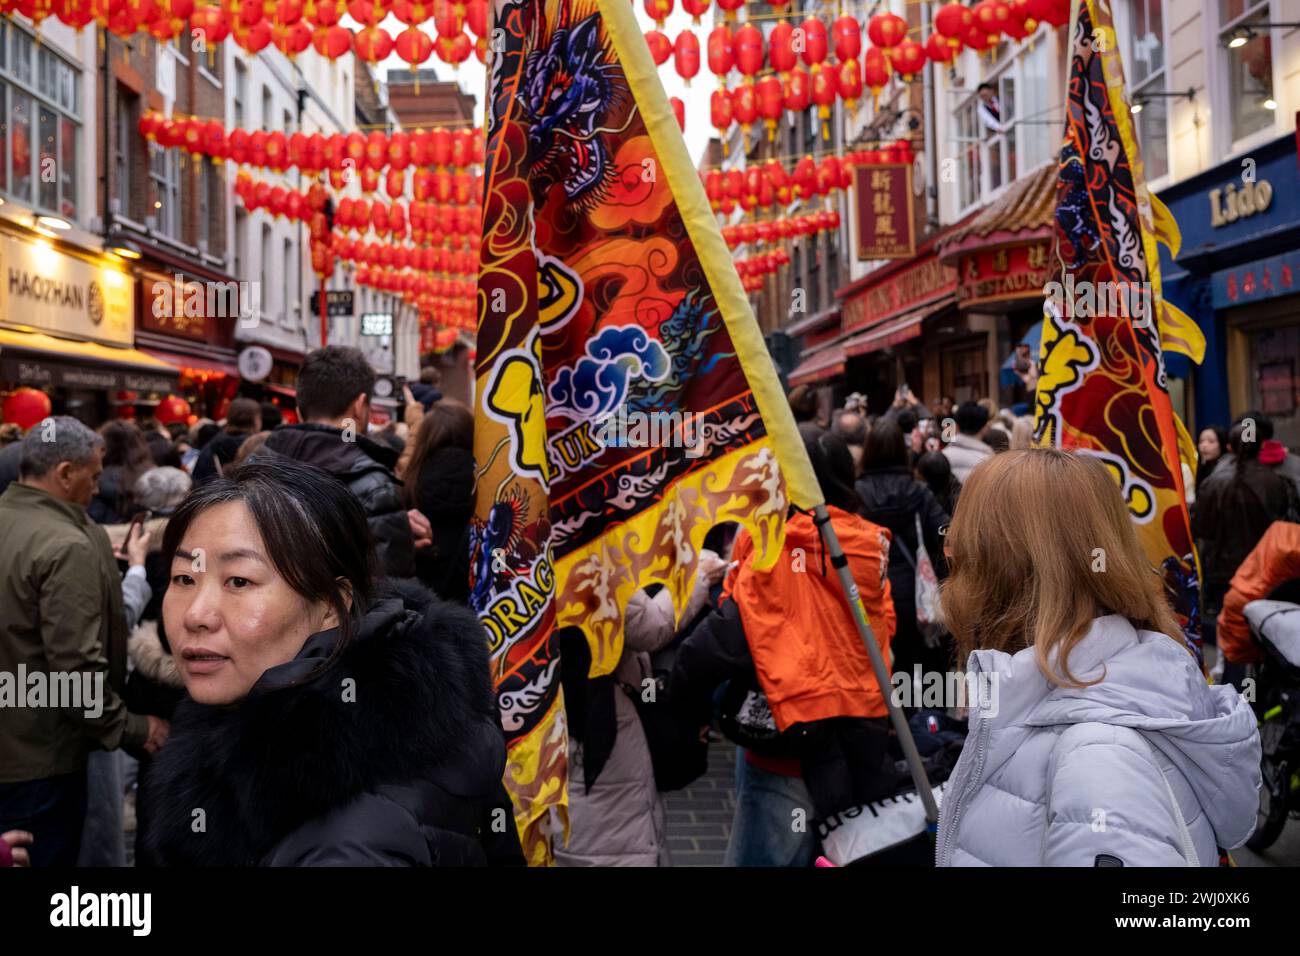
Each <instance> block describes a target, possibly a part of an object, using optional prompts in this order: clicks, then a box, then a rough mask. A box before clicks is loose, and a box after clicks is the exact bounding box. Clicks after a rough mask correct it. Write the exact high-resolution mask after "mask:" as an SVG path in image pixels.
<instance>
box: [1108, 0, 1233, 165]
mask: <svg viewBox="0 0 1300 956" xmlns="http://www.w3.org/2000/svg"><path fill="white" fill-rule="evenodd" d="M1139 2H1147V0H1126V2H1124V3H1121V4H1119V5H1118V10H1117V11H1116V13H1117V22H1116V24H1115V27H1116V33H1117V34H1118V35H1119V36H1122V37H1124V51H1123V52H1124V58H1125V59H1124V63H1125V69H1124V73H1125V76H1124V81H1125V83H1127V84H1128V88H1127V90H1126V91H1125V92H1126V94H1127V96H1128V101H1129V104H1130V106H1131V105H1132V104H1133V103H1134V102H1135V101H1136V100H1137V98H1138V97H1139V96H1140V95H1141V94H1142V93H1143V92H1151V93H1154V92H1161V93H1168V92H1170V91H1171V90H1172V89H1173V86H1172V84H1173V65H1172V64H1171V63H1170V62H1169V55H1170V52H1171V50H1170V46H1169V14H1170V13H1171V9H1170V8H1171V6H1172V4H1171V3H1170V2H1169V0H1154V2H1156V3H1159V4H1160V27H1161V35H1160V49H1161V64H1160V69H1158V70H1155V71H1153V72H1152V73H1151V74H1150V75H1149V76H1147V77H1146V78H1144V79H1142V80H1141V81H1138V80H1136V79H1135V77H1134V75H1133V68H1132V64H1134V63H1136V62H1137V54H1136V52H1135V50H1134V32H1133V31H1134V22H1135V19H1136V18H1135V17H1134V16H1133V6H1134V4H1136V3H1139ZM1212 2H1214V3H1215V9H1216V10H1217V7H1218V4H1217V0H1212ZM1152 102H1158V103H1159V104H1160V106H1161V108H1162V109H1163V110H1164V117H1165V157H1164V159H1165V171H1164V173H1162V174H1161V175H1159V176H1151V175H1150V174H1149V169H1150V164H1149V162H1148V159H1149V157H1150V155H1151V153H1150V146H1149V144H1148V143H1145V142H1143V141H1142V140H1141V139H1139V140H1138V148H1139V149H1140V150H1141V152H1142V166H1143V169H1144V171H1147V173H1148V175H1147V186H1148V187H1150V188H1152V189H1160V188H1162V187H1163V186H1164V185H1165V184H1167V183H1168V182H1169V181H1170V179H1171V178H1172V175H1173V169H1174V158H1173V150H1172V148H1171V136H1170V130H1171V128H1172V125H1171V123H1170V116H1169V113H1170V111H1171V110H1172V109H1173V108H1174V107H1175V106H1176V105H1177V104H1178V102H1179V100H1178V99H1176V98H1175V97H1170V96H1161V97H1159V98H1153V99H1152V100H1151V101H1148V103H1147V104H1146V105H1147V108H1150V106H1151V103H1152ZM1139 115H1140V114H1139ZM1140 125H1141V124H1140V123H1139V121H1138V119H1137V118H1136V117H1135V118H1134V120H1133V132H1134V135H1137V133H1138V130H1139V127H1140Z"/></svg>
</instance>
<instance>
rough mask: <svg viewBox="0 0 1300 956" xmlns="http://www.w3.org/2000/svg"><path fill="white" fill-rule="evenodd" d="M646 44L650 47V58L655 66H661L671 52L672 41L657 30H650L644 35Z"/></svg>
mask: <svg viewBox="0 0 1300 956" xmlns="http://www.w3.org/2000/svg"><path fill="white" fill-rule="evenodd" d="M645 42H646V45H647V46H649V47H650V59H652V60H654V61H655V66H663V65H664V63H666V62H667V61H668V58H669V57H670V56H672V53H673V41H672V40H670V39H668V37H666V36H664V34H662V33H661V32H659V31H658V30H651V31H649V32H648V33H647V34H646V35H645Z"/></svg>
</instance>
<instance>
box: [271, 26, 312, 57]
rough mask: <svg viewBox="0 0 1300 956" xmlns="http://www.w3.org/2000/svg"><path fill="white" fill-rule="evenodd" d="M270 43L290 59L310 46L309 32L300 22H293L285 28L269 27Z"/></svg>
mask: <svg viewBox="0 0 1300 956" xmlns="http://www.w3.org/2000/svg"><path fill="white" fill-rule="evenodd" d="M271 42H272V43H274V44H275V48H276V49H277V50H279V51H280V52H281V53H283V54H284V55H285V56H287V57H289V58H290V59H292V58H293V57H295V56H297V55H298V54H299V53H302V52H303V51H304V50H306V49H307V48H308V47H309V46H311V30H309V29H308V28H307V24H305V23H303V22H302V21H301V20H295V21H293V22H292V23H290V24H288V25H287V26H279V25H275V26H272V27H271Z"/></svg>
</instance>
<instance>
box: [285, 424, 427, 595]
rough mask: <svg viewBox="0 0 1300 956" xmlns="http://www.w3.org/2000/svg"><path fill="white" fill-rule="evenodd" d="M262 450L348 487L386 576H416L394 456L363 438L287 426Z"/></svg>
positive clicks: (323, 428)
mask: <svg viewBox="0 0 1300 956" xmlns="http://www.w3.org/2000/svg"><path fill="white" fill-rule="evenodd" d="M263 448H264V449H269V450H270V451H273V452H276V453H277V454H281V455H285V456H287V457H289V458H295V459H297V460H298V461H305V462H306V463H307V464H309V465H315V466H316V467H317V468H321V469H323V470H325V471H327V472H329V473H330V474H331V475H333V476H334V477H335V478H338V479H339V480H340V481H342V482H343V483H344V484H346V485H347V486H348V490H349V491H351V492H352V494H353V495H354V496H355V497H356V499H357V500H358V501H360V502H361V507H362V508H364V509H365V512H366V522H367V523H368V524H369V525H370V533H371V534H372V535H373V536H374V539H375V552H376V554H378V555H379V564H380V566H381V567H382V568H383V569H384V573H385V574H387V575H388V576H389V577H394V578H409V577H412V576H414V574H415V542H414V540H413V539H412V537H411V525H410V522H409V521H408V519H407V517H406V506H405V505H404V504H403V503H402V494H401V489H400V485H401V482H400V481H398V480H397V476H396V475H394V474H393V469H394V468H395V467H396V465H397V457H398V456H397V452H395V451H394V450H393V449H391V448H388V447H386V446H384V445H381V444H379V443H378V442H376V441H372V440H371V439H369V438H367V437H366V436H365V435H363V434H360V433H358V434H356V435H353V436H352V440H350V441H347V440H345V438H344V434H343V429H341V428H335V427H334V426H332V425H316V424H310V423H309V424H302V425H286V426H283V427H281V428H277V429H276V430H275V431H273V432H272V433H271V437H270V438H268V439H267V440H266V444H265V445H264V446H263Z"/></svg>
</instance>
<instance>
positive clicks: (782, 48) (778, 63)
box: [767, 20, 799, 76]
mask: <svg viewBox="0 0 1300 956" xmlns="http://www.w3.org/2000/svg"><path fill="white" fill-rule="evenodd" d="M767 57H768V59H769V60H770V61H771V63H772V69H774V70H776V72H778V73H780V74H781V75H782V76H784V75H785V74H787V73H789V72H790V71H791V70H793V69H794V66H795V64H796V63H798V62H799V57H798V55H797V54H796V53H795V52H794V27H792V26H790V23H789V21H787V20H782V21H780V22H779V23H777V25H776V26H774V27H772V32H771V33H769V34H768V35H767Z"/></svg>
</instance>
